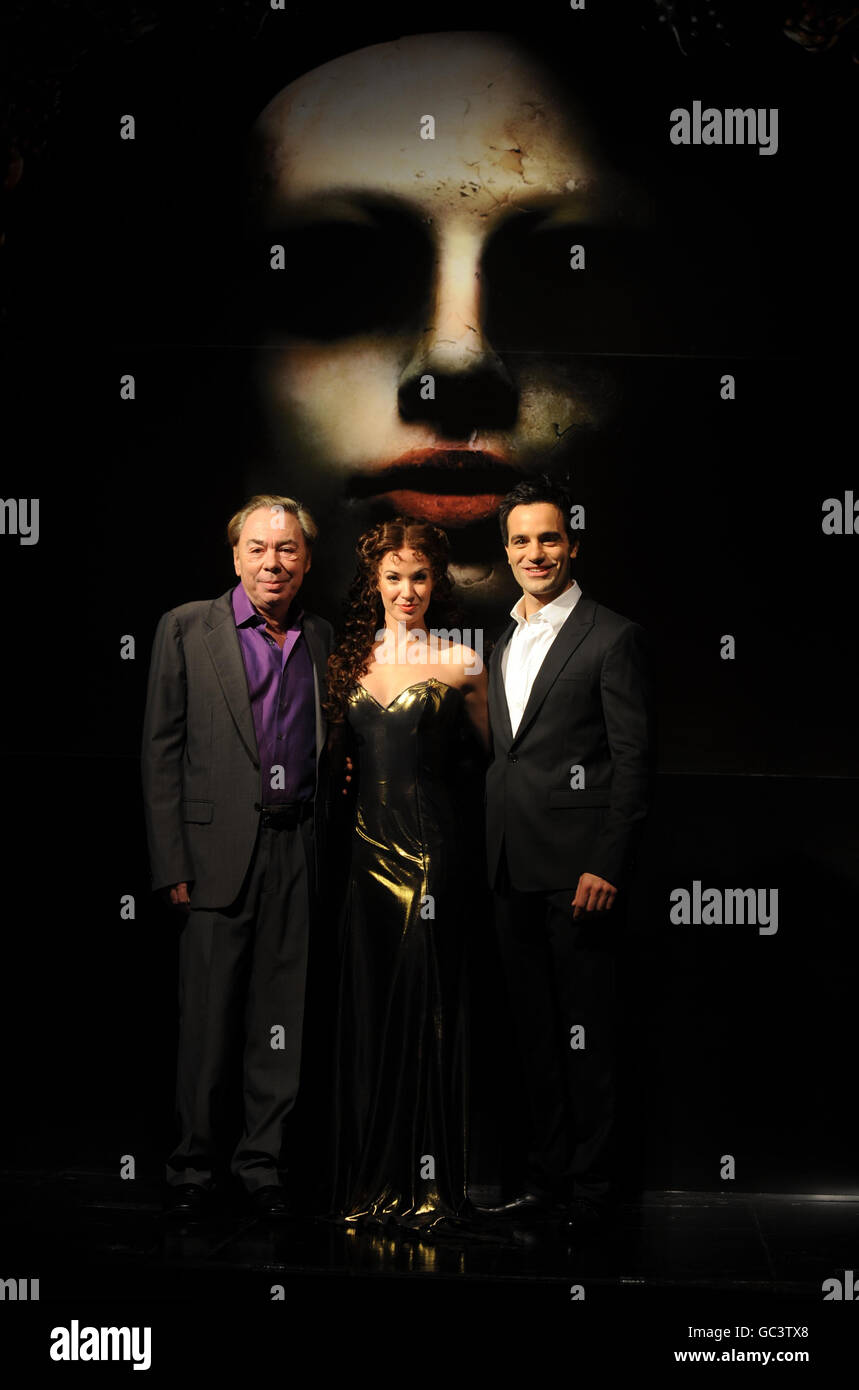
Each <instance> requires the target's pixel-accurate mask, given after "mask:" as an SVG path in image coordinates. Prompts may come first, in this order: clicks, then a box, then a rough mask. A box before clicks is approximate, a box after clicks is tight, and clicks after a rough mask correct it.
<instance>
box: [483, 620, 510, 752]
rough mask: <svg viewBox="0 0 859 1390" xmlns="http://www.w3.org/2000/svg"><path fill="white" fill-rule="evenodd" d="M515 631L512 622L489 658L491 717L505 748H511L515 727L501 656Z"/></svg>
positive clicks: (494, 731)
mask: <svg viewBox="0 0 859 1390" xmlns="http://www.w3.org/2000/svg"><path fill="white" fill-rule="evenodd" d="M515 631H516V624H515V623H510V624H509V625H508V626H507V627H506V628H505V630H504V632H503V633H502V634H501V636H500V637H499V639H498V641H497V642H496V644H495V647H494V649H493V652H492V656H491V657H490V658H489V719H490V722H491V724H492V731H493V734H494V735H495V737H496V739H498V740H500V742H501V743H503V745H504V747H505V748H509V746H510V744H511V743H512V742H513V728H512V726H511V724H510V710H509V709H508V707H507V692H506V691H505V689H504V681H503V679H502V676H501V658H502V657H503V655H504V648H505V647H506V646H507V643H508V642H509V641H510V638H511V637H512V635H513V633H514V632H515Z"/></svg>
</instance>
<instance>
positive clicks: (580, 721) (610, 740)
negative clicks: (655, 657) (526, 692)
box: [486, 594, 652, 891]
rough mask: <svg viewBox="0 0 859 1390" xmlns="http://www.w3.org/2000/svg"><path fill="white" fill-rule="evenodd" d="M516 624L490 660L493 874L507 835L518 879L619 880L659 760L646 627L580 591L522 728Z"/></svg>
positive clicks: (489, 844)
mask: <svg viewBox="0 0 859 1390" xmlns="http://www.w3.org/2000/svg"><path fill="white" fill-rule="evenodd" d="M515 628H516V624H515V623H514V622H511V623H510V625H509V627H508V628H507V629H506V631H505V632H504V634H503V635H502V637H501V639H500V640H499V641H498V643H497V644H496V647H495V650H494V651H493V653H492V657H491V659H490V665H489V715H490V722H491V726H492V742H493V758H492V762H491V765H490V767H489V771H488V773H487V779H486V848H487V869H488V873H489V882H490V884H494V882H495V877H496V873H497V869H498V863H499V857H500V854H501V847H502V843H503V844H504V846H505V849H506V856H507V865H508V870H509V873H510V880H511V883H512V884H513V886H514V887H515V888H519V889H521V890H523V891H556V890H560V889H566V888H575V886H576V884H577V883H578V879H579V876H580V875H581V874H582V873H592V874H599V876H600V877H601V878H605V879H607V880H608V882H609V883H612V884H614V886H615V887H616V888H620V887H621V886H622V885H623V884H624V882H625V881H626V880H627V879H628V877H629V872H630V869H631V866H632V860H633V854H634V850H635V846H636V842H637V839H638V836H639V833H640V831H641V828H642V825H643V822H644V818H645V816H646V814H647V807H648V791H649V781H650V774H651V765H652V714H651V709H652V700H651V685H650V677H649V674H648V660H647V639H646V634H645V632H644V629H643V628H641V627H639V625H638V624H637V623H634V622H631V621H630V620H629V619H628V618H623V617H621V615H620V614H619V613H613V612H612V611H611V609H610V608H605V607H604V606H603V605H602V604H601V603H596V602H595V600H594V599H592V598H588V597H587V595H585V594H583V595H582V596H581V597H580V599H579V601H578V603H577V604H576V606H575V608H574V609H573V611H572V612H571V613H570V615H569V617H568V618H567V619H566V621H565V622H564V624H563V626H562V627H561V629H560V631H559V632H558V634H557V636H556V637H555V640H554V642H553V643H552V646H551V647H550V649H549V651H548V653H547V655H546V658H545V660H544V661H543V664H542V666H541V667H540V670H539V671H538V673H537V677H536V679H535V681H534V684H533V686H532V688H531V694H530V697H529V699H528V703H527V705H526V708H525V712H524V714H523V716H522V722H521V724H520V725H519V728H518V730H517V732H516V736H515V738H514V736H513V731H512V728H511V724H510V714H509V711H508V708H507V695H506V692H505V689H504V682H503V680H502V676H501V657H502V654H503V652H504V649H505V647H506V646H507V643H508V642H509V641H510V638H511V637H512V635H513V632H514V631H515ZM575 766H580V767H582V768H583V769H584V786H583V787H580V788H576V787H571V785H570V783H571V780H574V779H573V776H572V773H571V769H572V768H573V767H575Z"/></svg>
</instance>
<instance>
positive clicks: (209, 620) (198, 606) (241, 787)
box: [142, 589, 332, 908]
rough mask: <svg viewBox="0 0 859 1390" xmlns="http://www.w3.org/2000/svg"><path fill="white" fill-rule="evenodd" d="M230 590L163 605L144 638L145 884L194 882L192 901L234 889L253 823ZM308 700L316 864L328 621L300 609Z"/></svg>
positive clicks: (253, 788)
mask: <svg viewBox="0 0 859 1390" xmlns="http://www.w3.org/2000/svg"><path fill="white" fill-rule="evenodd" d="M231 596H232V590H231V589H229V590H228V591H227V592H226V593H225V594H221V596H220V598H216V599H215V600H214V601H212V600H210V599H207V600H205V601H201V602H197V603H185V604H182V606H181V607H180V608H174V609H171V611H170V612H169V613H165V614H164V616H163V617H162V619H161V621H160V622H159V624H158V628H157V631H156V633H155V640H154V642H153V646H152V663H151V665H150V668H149V688H148V693H147V698H146V715H145V718H144V727H143V750H142V774H143V799H144V806H145V810H146V832H147V838H148V842H149V858H150V863H151V867H152V886H153V888H162V887H167V886H168V885H171V884H174V883H181V882H183V881H188V882H191V883H192V885H193V886H192V893H191V901H192V903H193V905H194V906H195V907H206V908H225V907H228V906H229V905H230V904H231V903H232V902H233V901H234V900H235V899H236V897H237V896H238V893H239V890H240V888H241V886H242V882H243V880H244V877H245V874H246V872H247V869H248V866H249V864H250V860H251V855H252V854H253V850H254V846H255V844H256V838H257V832H258V829H259V819H260V815H259V811H260V787H261V779H260V759H259V750H258V748H257V740H256V730H255V728H254V720H253V711H252V710H251V702H250V695H249V693H248V683H247V676H246V674H245V665H244V660H243V658H242V649H241V642H240V640H239V635H238V631H237V629H236V621H235V616H234V614H233V606H232V601H231ZM302 633H303V635H304V638H305V641H306V642H307V646H308V649H309V652H310V659H311V662H312V664H313V683H314V696H315V706H316V768H317V779H316V801H315V812H314V844H315V846H316V859H317V864H318V860H319V856H320V853H321V846H322V841H323V836H324V829H325V803H326V801H327V778H326V775H325V760H324V750H325V743H326V734H327V729H326V721H325V718H324V716H323V712H322V700H323V699H324V698H325V680H326V671H327V663H328V656H329V653H330V651H331V643H332V629H331V624H330V623H329V622H327V621H326V620H325V619H324V618H320V617H318V616H317V615H316V614H314V613H307V612H305V614H304V619H303V623H302Z"/></svg>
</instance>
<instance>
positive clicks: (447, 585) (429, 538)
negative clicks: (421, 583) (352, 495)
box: [324, 516, 459, 724]
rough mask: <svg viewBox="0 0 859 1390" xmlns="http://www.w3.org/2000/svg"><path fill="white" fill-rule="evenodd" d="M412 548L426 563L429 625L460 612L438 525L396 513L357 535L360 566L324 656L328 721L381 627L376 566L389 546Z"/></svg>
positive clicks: (447, 621) (446, 623)
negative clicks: (333, 641) (335, 637)
mask: <svg viewBox="0 0 859 1390" xmlns="http://www.w3.org/2000/svg"><path fill="white" fill-rule="evenodd" d="M405 549H408V550H414V552H415V554H416V555H420V556H421V557H422V558H423V559H425V560H426V561H427V562H428V564H429V569H430V574H431V575H432V594H431V596H430V602H429V606H428V608H427V620H428V624H429V626H431V627H446V628H449V627H451V626H453V625H455V624H456V622H457V620H458V616H459V615H458V611H457V609H456V606H455V603H454V599H453V583H452V581H451V578H450V575H449V574H448V571H447V566H448V556H449V552H450V545H449V542H448V539H447V536H446V534H445V532H444V531H443V530H442V529H441V527H440V526H433V525H432V523H431V522H428V521H417V520H415V519H414V518H413V517H408V516H395V517H392V518H391V519H390V520H388V521H379V522H377V523H376V525H375V526H371V527H370V528H369V530H367V531H365V532H364V533H363V534H362V535H361V536H360V537H359V539H358V544H357V546H356V554H357V556H358V568H357V570H356V572H355V577H354V579H353V580H352V583H351V584H350V585H349V590H348V593H347V596H346V602H345V603H344V605H343V620H342V624H341V630H340V633H339V636H338V640H337V644H336V646H335V648H334V651H333V652H332V653H331V656H330V657H329V658H328V698H327V699H326V701H325V706H324V707H325V712H326V714H327V715H328V718H329V719H330V720H331V722H332V723H334V724H338V723H342V721H343V719H344V718H345V714H346V705H347V702H348V699H349V695H350V693H351V691H352V690H354V688H355V686H356V685H357V684H358V681H359V680H360V678H361V676H363V675H364V673H365V671H367V670H368V669H369V666H370V657H371V654H372V651H373V645H374V642H375V638H376V633H377V632H378V631H379V628H380V627H383V626H384V606H383V604H382V596H381V594H380V593H379V566H380V565H381V563H382V560H383V559H384V557H385V556H386V555H387V554H389V552H390V551H392V550H405Z"/></svg>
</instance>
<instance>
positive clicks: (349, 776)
mask: <svg viewBox="0 0 859 1390" xmlns="http://www.w3.org/2000/svg"><path fill="white" fill-rule="evenodd" d="M353 771H354V768H353V766H352V759H351V758H347V759H346V775H345V776H344V778H343V781H344V782H346V783H347V784H348V783H349V782H351V781H352V773H353ZM348 790H349V787H348V785H347V786H345V787H344V788H343V789H342V792H341V795H342V796H345V795H346V793H347V792H348Z"/></svg>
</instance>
